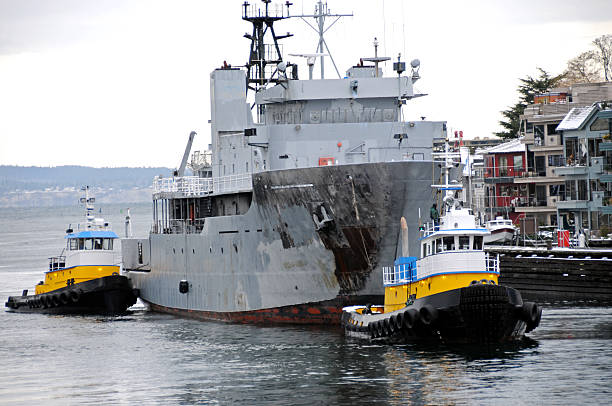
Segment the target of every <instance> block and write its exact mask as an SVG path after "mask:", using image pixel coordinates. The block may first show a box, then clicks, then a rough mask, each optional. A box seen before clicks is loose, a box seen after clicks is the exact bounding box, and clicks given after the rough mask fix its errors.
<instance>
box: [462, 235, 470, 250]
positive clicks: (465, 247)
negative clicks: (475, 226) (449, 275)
mask: <svg viewBox="0 0 612 406" xmlns="http://www.w3.org/2000/svg"><path fill="white" fill-rule="evenodd" d="M459 249H460V250H469V249H470V237H469V236H467V235H465V236H463V235H460V236H459Z"/></svg>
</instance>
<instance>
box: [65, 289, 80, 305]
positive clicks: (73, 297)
mask: <svg viewBox="0 0 612 406" xmlns="http://www.w3.org/2000/svg"><path fill="white" fill-rule="evenodd" d="M68 296H70V301H71V302H72V303H77V302H78V301H79V299H81V294H80V293H79V292H77V291H76V290H71V291H70V293H69V294H68Z"/></svg>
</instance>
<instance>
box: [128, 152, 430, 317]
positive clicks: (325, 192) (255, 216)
mask: <svg viewBox="0 0 612 406" xmlns="http://www.w3.org/2000/svg"><path fill="white" fill-rule="evenodd" d="M436 171H439V169H438V168H437V167H436V166H434V165H433V164H432V162H431V161H429V162H427V161H403V162H381V163H367V164H356V165H337V166H328V167H316V168H303V169H295V170H283V171H269V172H263V173H257V174H254V175H253V197H252V203H251V206H250V208H249V210H248V212H246V213H245V214H243V215H236V216H222V217H210V218H207V219H206V221H205V224H204V227H203V229H202V231H201V233H197V234H195V233H194V234H151V235H150V237H149V238H148V239H146V240H140V241H138V240H124V241H122V251H123V256H124V261H123V263H124V268H125V269H126V270H127V271H128V275H129V277H130V278H131V279H132V281H133V283H134V287H135V288H137V289H139V291H140V295H141V298H142V299H143V300H144V301H145V302H147V303H148V304H149V305H150V307H151V309H152V310H155V311H163V312H170V313H175V314H180V315H186V316H192V317H197V318H202V319H213V320H228V321H240V322H243V321H244V322H247V321H253V322H266V321H269V322H286V323H322V324H327V323H336V322H337V321H338V319H339V317H340V314H341V308H342V307H343V306H346V305H350V304H356V303H359V300H362V299H363V298H364V297H367V298H373V299H376V298H378V299H382V298H383V292H384V289H383V286H382V267H383V266H389V265H391V264H392V263H393V261H394V259H395V258H396V256H397V255H398V253H399V251H398V250H401V245H400V241H399V240H400V239H399V235H400V229H399V224H400V222H399V219H400V218H401V217H402V216H404V217H405V218H407V219H409V220H408V230H409V250H410V251H413V252H414V253H415V254H416V253H418V250H419V245H418V236H419V232H418V227H419V213H420V212H421V213H428V210H429V206H430V205H431V201H432V192H431V188H430V185H431V183H432V179H434V178H435V177H436V176H437V173H438V172H436ZM419 210H420V211H419ZM137 244H140V246H141V247H142V246H145V250H144V251H145V252H150V254H148V258H145V259H144V260H143V261H142V262H144V263H143V264H142V265H138V263H136V262H135V261H134V257H135V256H136V255H137V251H138V248H137ZM140 252H141V253H142V248H140ZM126 264H127V266H126ZM130 264H135V265H130ZM181 284H183V285H186V286H187V288H186V289H185V287H183V288H182V290H183V292H181V287H180V285H181ZM309 309H311V310H310V311H309Z"/></svg>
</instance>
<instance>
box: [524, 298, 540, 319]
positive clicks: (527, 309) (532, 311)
mask: <svg viewBox="0 0 612 406" xmlns="http://www.w3.org/2000/svg"><path fill="white" fill-rule="evenodd" d="M538 312H539V309H538V305H537V304H535V303H533V302H525V303H523V307H522V310H521V320H523V321H524V322H525V323H527V324H534V323H535V322H536V320H537V318H538Z"/></svg>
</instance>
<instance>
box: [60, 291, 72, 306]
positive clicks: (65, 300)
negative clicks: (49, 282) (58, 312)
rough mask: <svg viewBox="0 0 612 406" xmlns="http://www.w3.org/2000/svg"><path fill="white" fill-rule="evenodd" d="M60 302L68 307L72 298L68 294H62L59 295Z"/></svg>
mask: <svg viewBox="0 0 612 406" xmlns="http://www.w3.org/2000/svg"><path fill="white" fill-rule="evenodd" d="M59 300H60V302H61V304H63V305H67V304H68V303H69V302H70V297H68V293H66V292H62V293H60V295H59Z"/></svg>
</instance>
